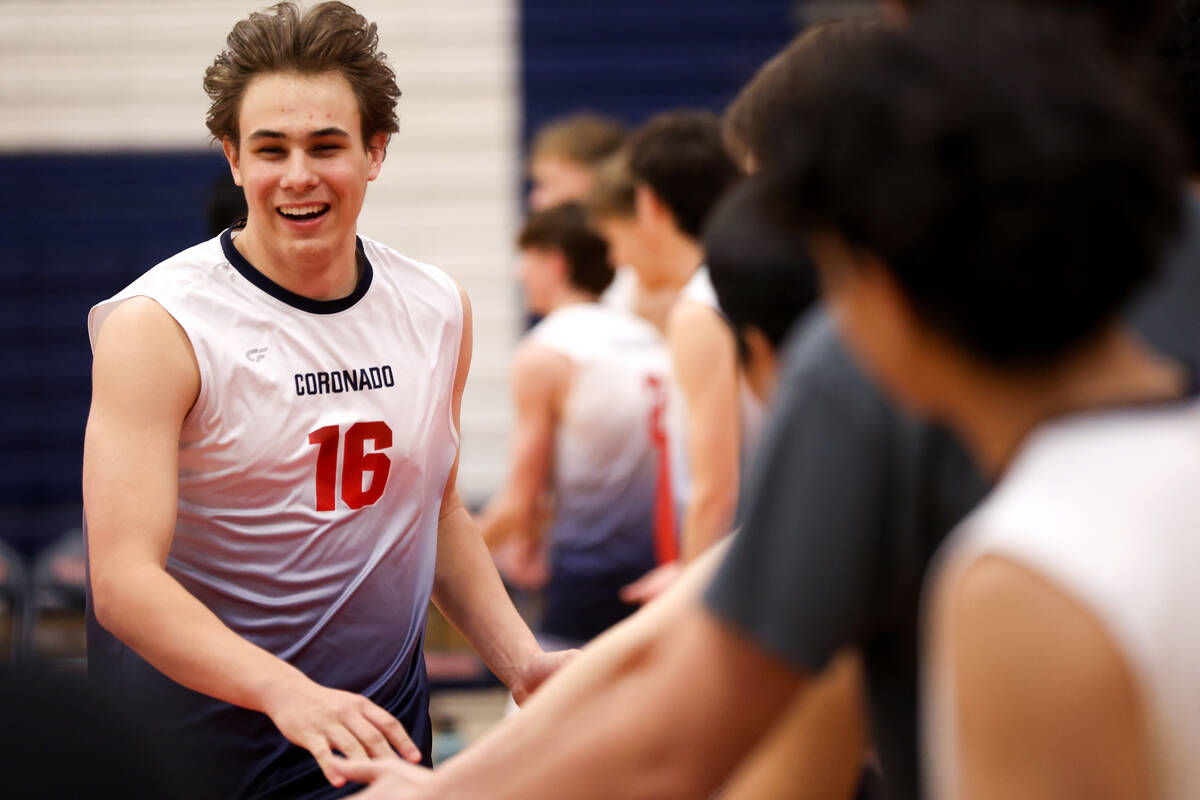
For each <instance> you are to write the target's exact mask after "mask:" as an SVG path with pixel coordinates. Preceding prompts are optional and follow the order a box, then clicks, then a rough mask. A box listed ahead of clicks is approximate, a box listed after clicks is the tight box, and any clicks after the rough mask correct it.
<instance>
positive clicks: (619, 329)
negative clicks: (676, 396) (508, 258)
mask: <svg viewBox="0 0 1200 800" xmlns="http://www.w3.org/2000/svg"><path fill="white" fill-rule="evenodd" d="M517 244H518V247H519V248H520V251H521V271H520V278H521V284H522V286H524V289H525V298H526V302H527V304H528V307H529V310H530V311H532V312H534V313H536V314H538V315H540V316H542V317H543V319H542V321H541V322H539V323H538V324H537V325H535V326H534V327H533V329H532V330H530V331H529V333H527V334H526V335H525V337H524V339H522V341H521V343H520V345H519V346H518V348H517V352H516V355H515V357H514V360H513V366H512V385H513V402H514V405H515V409H516V423H515V427H514V429H513V433H512V452H511V457H510V462H509V472H508V479H507V481H506V482H505V485H504V487H503V488H502V489H501V491H500V492H499V494H498V495H497V496H496V497H494V498H493V499H492V501H491V502H490V503H489V504H488V506H487V507H486V508H485V509H484V511H483V513H482V515H481V517H480V524H481V527H482V530H483V536H484V539H485V540H486V541H487V542H488V544H489V546H491V547H493V548H495V547H497V546H500V545H502V544H504V542H505V541H506V540H509V539H515V540H516V541H517V543H518V544H519V546H521V547H522V548H524V549H526V550H529V551H533V552H534V553H537V552H538V551H540V550H541V548H542V546H543V544H544V543H543V541H542V539H543V536H542V530H541V527H542V526H541V525H540V524H539V509H540V506H541V503H542V502H543V501H544V497H545V495H547V494H549V495H550V502H551V505H552V507H553V517H552V521H551V523H550V528H549V533H548V539H549V541H548V542H547V543H545V544H548V546H549V582H548V583H547V585H546V605H545V612H544V615H543V618H542V623H541V630H540V634H541V635H542V636H543V643H544V644H545V643H547V642H550V641H554V642H556V643H559V644H560V645H562V646H570V647H574V646H577V645H580V644H583V643H584V642H586V641H588V640H589V639H592V638H593V637H595V636H596V635H598V634H600V633H601V632H603V631H604V630H606V629H607V628H609V627H611V626H612V625H613V624H615V623H616V622H619V621H620V620H622V619H624V618H625V617H627V616H628V615H629V614H630V613H632V612H633V611H634V610H635V609H636V606H633V605H630V604H628V603H625V602H624V601H622V600H621V598H620V596H619V593H620V589H621V587H623V586H625V585H626V584H628V583H630V582H632V581H634V580H636V579H637V578H639V577H641V576H642V575H644V574H645V573H646V572H648V571H649V570H651V569H653V568H654V566H655V565H656V563H657V560H656V554H655V541H654V518H653V517H654V510H655V509H654V489H655V483H656V480H657V473H658V469H659V462H660V458H659V456H658V452H659V451H658V450H657V449H656V448H655V443H654V442H653V441H652V438H651V432H652V429H653V426H654V423H655V418H656V417H658V416H661V415H662V414H663V413H664V411H665V404H664V397H665V393H664V388H665V386H666V381H667V379H668V376H669V373H670V362H669V359H668V356H667V351H666V345H665V343H664V342H663V341H662V337H661V336H659V335H658V332H657V331H656V330H655V329H654V328H653V327H652V326H651V325H650V324H649V323H647V322H645V321H644V320H641V319H639V318H637V317H635V316H633V315H632V314H628V313H626V312H623V311H618V310H616V309H613V308H610V307H608V306H605V305H603V304H601V303H599V302H597V301H598V299H599V296H600V294H601V293H602V292H603V291H604V289H605V287H606V286H607V285H608V283H609V281H610V280H611V279H612V275H613V270H612V267H611V266H610V264H609V260H608V245H607V244H606V243H605V241H604V239H602V238H601V237H600V236H599V235H598V234H596V233H595V232H593V231H592V229H591V228H589V227H588V224H587V218H586V216H585V214H584V212H583V209H582V208H581V207H579V206H578V205H563V206H556V207H552V208H548V209H545V210H543V211H538V212H535V213H534V214H533V215H532V216H530V218H529V220H528V221H527V222H526V223H525V225H524V227H523V228H522V229H521V233H520V236H519V237H518V239H517ZM529 560H532V555H531V556H530V559H529Z"/></svg>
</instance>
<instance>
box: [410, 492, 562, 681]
mask: <svg viewBox="0 0 1200 800" xmlns="http://www.w3.org/2000/svg"><path fill="white" fill-rule="evenodd" d="M433 601H434V603H435V604H436V605H437V607H438V608H439V609H440V610H441V612H442V614H444V615H445V617H446V619H448V620H449V621H450V623H451V624H453V625H454V627H455V628H457V629H458V630H459V632H460V633H462V635H463V636H464V637H466V639H467V641H468V642H470V643H471V646H472V647H473V648H475V652H477V653H478V654H479V656H480V658H482V659H483V662H484V663H485V664H487V666H488V668H489V669H490V670H492V672H494V673H495V674H496V676H497V677H498V678H500V680H502V681H503V682H504V683H505V685H507V686H509V687H510V688H517V685H518V683H519V681H520V668H521V666H522V665H523V664H524V663H525V662H526V660H528V659H529V658H530V657H531V656H532V655H533V654H536V653H539V652H541V648H540V647H539V646H538V643H537V640H536V639H534V637H533V634H532V633H531V632H530V630H529V626H528V625H526V624H525V621H524V620H522V619H521V617H520V615H519V614H517V610H516V609H515V608H514V607H513V604H512V601H511V600H510V599H509V597H508V593H507V592H506V591H505V590H504V584H503V583H501V581H500V575H499V573H497V572H496V567H495V565H494V564H493V563H492V559H491V556H490V555H489V554H488V551H487V547H486V546H485V545H484V543H483V539H482V538H481V537H480V535H479V533H478V531H477V529H476V527H475V523H474V521H473V520H472V519H471V516H470V514H468V513H467V511H466V509H464V508H461V507H459V508H456V509H454V510H453V511H450V512H449V513H448V514H447V515H446V516H445V517H443V518H442V521H441V523H440V525H439V526H438V553H437V570H436V572H435V575H434V585H433Z"/></svg>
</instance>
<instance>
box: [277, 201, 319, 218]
mask: <svg viewBox="0 0 1200 800" xmlns="http://www.w3.org/2000/svg"><path fill="white" fill-rule="evenodd" d="M324 208H325V204H324V203H318V204H317V205H312V206H286V207H284V206H280V208H279V212H280V213H281V214H287V215H288V216H289V217H302V216H304V215H306V214H316V213H317V212H319V211H321V210H323V209H324Z"/></svg>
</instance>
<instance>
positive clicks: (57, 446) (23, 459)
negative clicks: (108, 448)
mask: <svg viewBox="0 0 1200 800" xmlns="http://www.w3.org/2000/svg"><path fill="white" fill-rule="evenodd" d="M222 170H227V167H226V166H225V164H224V159H223V158H222V157H221V156H220V154H219V153H217V152H202V153H156V154H103V155H21V156H5V157H0V270H3V277H4V291H3V292H2V293H0V352H2V353H3V369H2V370H0V442H3V451H2V452H3V458H2V459H0V538H2V539H5V540H7V541H9V542H11V543H13V544H15V545H16V546H17V547H18V548H20V549H22V550H24V551H25V552H26V553H32V552H34V551H35V550H36V549H38V548H39V547H40V546H42V545H43V544H46V543H48V542H49V541H51V540H53V538H55V537H56V536H57V534H58V533H59V532H60V531H61V530H63V529H64V528H69V527H73V526H78V525H79V521H80V509H81V499H80V465H81V458H82V445H83V429H84V423H85V422H86V418H87V408H88V398H89V393H90V386H91V382H90V369H91V350H90V348H89V346H88V335H87V311H88V308H90V307H91V306H92V304H94V303H96V302H97V301H99V300H102V299H104V298H105V297H108V296H109V295H111V294H113V293H114V292H116V291H117V290H119V289H120V288H122V287H123V286H125V285H126V284H127V283H129V282H130V281H131V280H133V279H134V278H135V277H137V276H138V275H140V274H141V273H142V272H144V271H145V270H147V269H149V268H150V267H151V266H153V265H154V264H156V263H157V262H158V261H161V260H162V259H164V258H166V257H168V256H170V255H172V254H173V253H175V252H177V251H179V250H181V249H183V248H184V247H186V246H188V245H191V244H194V243H196V242H198V241H200V240H202V239H203V238H205V222H204V209H205V205H206V200H207V196H208V192H209V187H210V186H211V185H212V183H213V182H214V180H215V179H216V178H217V177H218V176H219V175H220V174H221V172H222Z"/></svg>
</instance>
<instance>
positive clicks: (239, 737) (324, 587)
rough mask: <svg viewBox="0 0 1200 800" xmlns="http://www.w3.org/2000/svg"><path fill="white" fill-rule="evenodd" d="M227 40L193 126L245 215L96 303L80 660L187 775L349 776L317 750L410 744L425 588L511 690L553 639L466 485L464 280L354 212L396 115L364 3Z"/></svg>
mask: <svg viewBox="0 0 1200 800" xmlns="http://www.w3.org/2000/svg"><path fill="white" fill-rule="evenodd" d="M226 48H227V49H225V50H224V51H222V52H221V53H220V54H219V55H217V57H216V58H215V59H214V61H213V63H212V65H211V66H210V67H209V68H208V70H207V71H206V73H205V80H204V86H205V90H206V91H207V93H208V95H209V98H210V100H211V101H212V102H211V106H210V108H209V113H208V127H209V131H210V132H211V133H212V135H213V137H214V138H215V139H216V140H217V141H218V142H220V143H221V145H222V147H223V149H224V153H225V156H226V158H227V160H228V162H229V167H230V171H231V173H232V175H233V177H234V180H235V181H236V182H237V184H238V185H240V186H241V188H242V190H243V192H244V194H245V199H246V202H247V207H248V213H247V215H246V219H245V221H244V224H241V225H235V226H233V227H230V228H227V229H225V230H224V231H223V232H222V233H221V235H220V236H219V237H217V238H214V239H212V240H210V241H207V242H204V243H201V244H199V245H196V246H195V247H191V248H189V249H187V250H184V251H183V252H181V253H179V254H177V255H175V256H173V257H171V258H169V259H167V260H166V261H164V262H162V263H161V264H158V265H157V266H155V267H153V268H151V269H150V270H149V271H148V272H146V273H145V274H144V275H142V276H141V277H140V278H138V279H137V280H136V281H134V283H132V284H131V285H130V286H128V287H127V288H125V289H124V290H122V291H121V292H119V293H118V294H117V295H115V296H114V297H112V298H110V299H109V300H106V301H104V302H101V303H99V304H98V305H97V306H96V307H94V308H93V309H92V312H91V314H90V316H89V319H88V323H89V333H90V335H91V341H92V345H93V348H94V365H93V385H92V404H91V412H90V415H89V417H88V423H87V432H86V436H85V445H84V448H85V449H84V463H83V495H84V504H85V510H86V513H85V516H86V521H85V524H86V542H87V550H88V578H89V585H88V672H89V677H90V678H92V679H93V680H96V681H100V682H102V683H104V684H106V685H107V686H108V688H110V689H111V690H113V691H114V692H115V693H116V694H118V695H119V696H120V697H121V698H122V700H123V701H124V702H125V703H127V704H128V706H129V707H130V708H131V709H132V710H133V711H134V712H135V713H136V714H138V716H139V717H140V718H141V719H142V720H143V721H144V722H146V723H147V724H148V725H149V726H150V729H151V732H152V735H153V736H154V738H156V739H157V740H159V741H162V742H167V743H169V744H170V745H171V746H172V747H174V748H176V749H177V750H178V752H182V753H186V754H187V758H188V759H189V761H190V762H191V766H192V768H193V770H192V771H193V772H194V773H195V774H197V775H199V776H202V777H203V779H205V780H206V781H208V782H209V783H210V784H211V785H208V786H205V787H203V790H202V792H201V793H202V794H204V795H205V796H208V797H251V796H253V797H262V796H273V797H281V796H285V797H290V798H300V797H329V796H337V795H344V794H346V793H347V792H349V791H350V787H348V786H346V785H345V779H344V777H343V776H341V775H340V774H339V773H337V772H336V771H335V770H334V768H333V765H332V755H333V751H334V750H337V751H339V752H341V753H342V754H346V755H349V754H358V755H363V756H365V755H383V754H391V753H392V752H393V748H395V750H396V751H398V752H399V753H401V754H402V755H403V756H404V757H405V758H408V759H411V760H414V761H421V760H424V761H428V759H429V750H430V738H431V732H430V724H429V711H428V695H429V689H428V681H427V679H426V675H425V663H424V657H423V655H422V640H423V638H424V631H425V619H426V610H427V608H428V605H429V602H430V599H431V596H432V599H433V601H434V602H436V603H437V604H438V606H439V607H440V608H441V610H442V611H443V612H445V614H446V616H447V617H448V618H449V619H451V620H452V621H453V622H454V624H455V625H456V626H457V627H458V628H459V629H460V630H461V631H463V633H464V634H465V635H466V637H467V639H468V640H470V641H471V643H472V644H473V645H474V647H475V648H476V650H477V651H478V652H479V653H480V655H481V656H482V657H483V660H484V661H485V662H486V663H487V664H488V665H489V666H490V667H491V668H492V669H493V670H494V671H495V672H496V674H497V675H498V676H499V677H500V678H501V679H502V680H503V681H504V682H505V683H507V684H508V685H509V686H511V687H512V688H513V691H514V694H515V695H516V697H517V699H518V700H522V699H523V698H524V697H526V696H528V695H529V694H530V692H532V691H533V689H534V688H535V687H536V686H537V685H538V684H539V683H540V682H541V680H542V679H543V678H544V677H545V676H546V675H547V674H549V672H550V671H552V670H553V669H554V668H555V667H556V666H557V665H558V664H559V663H561V661H562V660H563V658H564V656H563V655H562V654H547V653H545V652H543V651H542V649H541V648H540V647H539V646H538V644H537V641H536V640H535V639H534V637H533V634H532V633H531V632H530V631H529V629H528V628H527V627H526V626H525V624H524V623H523V622H522V621H521V619H520V617H519V616H518V615H517V613H516V610H515V609H514V608H513V607H512V604H511V603H510V602H509V600H508V597H507V595H506V594H505V592H504V588H503V585H502V584H501V582H500V580H499V577H498V576H497V574H496V572H495V568H494V567H493V565H492V563H491V559H490V558H489V556H488V552H487V549H486V548H485V547H484V545H483V542H482V540H481V539H480V537H479V534H478V531H477V529H476V528H475V525H474V523H473V521H472V520H471V518H470V516H469V515H468V514H467V512H466V510H465V508H464V507H463V505H462V502H461V501H460V499H459V497H458V492H457V489H456V473H457V466H458V454H459V409H460V405H461V398H462V392H463V386H464V384H465V382H466V378H467V371H468V367H469V364H470V359H471V309H470V305H469V303H468V302H467V298H466V296H465V294H464V293H463V292H462V291H461V290H460V289H459V287H458V286H457V285H456V284H455V283H454V281H452V280H451V279H450V278H449V277H448V276H446V275H445V274H444V273H442V272H441V271H439V270H437V269H435V268H433V267H431V266H428V265H425V264H421V263H418V262H416V261H413V260H411V259H409V258H406V257H404V256H402V255H400V254H399V253H397V252H395V251H394V250H392V249H390V248H388V247H386V246H384V245H382V244H380V243H378V242H374V241H371V240H370V239H367V238H365V237H359V236H357V235H356V230H357V224H358V217H359V212H360V210H361V208H362V204H363V200H364V197H365V195H366V190H367V184H368V183H369V182H370V181H372V180H374V179H375V178H376V176H377V175H378V174H379V171H380V169H381V168H382V165H383V161H384V154H385V150H386V148H387V144H388V139H389V137H390V135H391V134H392V133H394V132H395V131H396V129H397V122H396V115H395V105H396V101H397V98H398V97H399V94H400V92H399V89H398V88H397V86H396V83H395V76H394V74H393V72H392V70H391V68H390V67H389V66H388V65H387V61H386V57H385V56H384V55H383V54H382V53H381V52H379V50H378V37H377V31H376V26H375V25H374V24H373V23H370V22H368V21H367V20H366V19H364V18H363V17H362V16H361V15H359V14H358V13H357V12H355V11H354V9H352V8H350V7H349V6H346V5H344V4H342V3H337V2H329V3H321V4H318V5H314V6H312V7H311V8H309V9H308V10H307V11H304V12H301V10H300V9H299V8H298V7H297V6H296V5H295V4H293V3H280V4H277V5H275V6H273V7H272V8H270V9H268V10H267V11H264V12H259V13H255V14H252V15H250V16H249V17H248V18H246V19H243V20H242V21H240V22H238V23H237V24H236V25H235V26H234V28H233V30H232V31H231V33H230V34H229V37H228V39H227V41H226ZM418 743H419V744H418Z"/></svg>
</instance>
